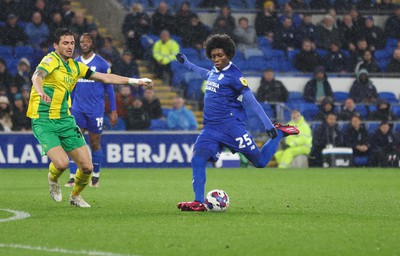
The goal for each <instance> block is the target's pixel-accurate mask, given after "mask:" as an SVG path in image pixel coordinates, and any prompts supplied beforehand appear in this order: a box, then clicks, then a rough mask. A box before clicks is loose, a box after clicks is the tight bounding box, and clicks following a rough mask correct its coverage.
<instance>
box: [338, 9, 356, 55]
mask: <svg viewBox="0 0 400 256" xmlns="http://www.w3.org/2000/svg"><path fill="white" fill-rule="evenodd" d="M339 34H340V42H341V44H342V46H343V49H345V50H351V51H354V50H355V49H356V42H357V35H358V34H359V31H358V29H357V28H356V26H354V25H353V20H352V19H351V16H350V14H344V15H343V19H342V22H341V23H339Z"/></svg>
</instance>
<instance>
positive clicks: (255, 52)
mask: <svg viewBox="0 0 400 256" xmlns="http://www.w3.org/2000/svg"><path fill="white" fill-rule="evenodd" d="M243 55H244V58H245V59H246V60H249V59H250V58H252V57H264V53H263V52H262V51H261V50H259V49H254V48H253V49H245V50H244V52H243Z"/></svg>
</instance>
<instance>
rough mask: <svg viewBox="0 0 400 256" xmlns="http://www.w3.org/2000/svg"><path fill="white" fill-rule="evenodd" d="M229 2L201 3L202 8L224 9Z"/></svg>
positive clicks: (212, 1) (221, 0)
mask: <svg viewBox="0 0 400 256" xmlns="http://www.w3.org/2000/svg"><path fill="white" fill-rule="evenodd" d="M228 2H229V1H228V0H203V1H201V3H200V7H201V8H215V7H219V8H222V7H224V6H227V5H228Z"/></svg>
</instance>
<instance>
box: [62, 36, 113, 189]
mask: <svg viewBox="0 0 400 256" xmlns="http://www.w3.org/2000/svg"><path fill="white" fill-rule="evenodd" d="M94 43H95V42H94V38H93V36H92V35H90V34H89V33H84V34H82V36H81V37H80V41H79V44H80V48H81V51H82V55H81V56H79V57H78V58H76V61H78V62H82V63H84V64H86V65H87V66H88V67H89V68H90V69H91V70H92V71H97V72H101V73H110V71H111V70H110V65H109V64H108V63H107V61H105V60H104V59H103V58H102V57H100V56H99V55H97V54H95V53H94ZM95 83H99V85H97V86H96V85H95V86H93V85H94V84H95ZM105 94H107V96H108V101H109V103H110V109H111V113H110V124H111V126H114V125H115V124H116V123H117V119H118V116H117V111H116V110H117V107H116V102H115V94H114V88H113V85H112V84H101V83H100V82H96V81H93V80H87V79H82V78H80V79H79V80H78V82H77V83H76V87H75V90H74V91H73V93H72V96H71V99H72V108H71V114H72V115H73V116H74V117H75V120H76V124H77V125H78V126H79V128H81V131H82V133H83V134H85V130H87V131H88V132H89V145H90V149H91V151H92V163H93V174H92V180H91V183H90V186H91V187H98V186H99V177H100V167H101V160H102V150H101V147H100V137H101V133H102V132H103V118H104V104H105V99H104V97H105ZM69 167H70V179H69V181H68V182H67V183H66V184H65V186H66V187H73V186H74V176H75V173H76V169H77V166H76V164H75V163H74V162H72V161H71V163H70V166H69Z"/></svg>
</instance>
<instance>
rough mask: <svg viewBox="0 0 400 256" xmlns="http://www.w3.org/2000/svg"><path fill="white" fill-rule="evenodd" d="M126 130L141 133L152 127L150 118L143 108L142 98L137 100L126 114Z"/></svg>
mask: <svg viewBox="0 0 400 256" xmlns="http://www.w3.org/2000/svg"><path fill="white" fill-rule="evenodd" d="M125 123H126V130H128V131H139V130H147V129H149V127H150V117H149V114H148V113H147V111H146V110H145V109H144V107H143V102H142V99H141V98H135V99H134V100H133V102H132V105H131V106H129V107H128V109H127V112H126V119H125Z"/></svg>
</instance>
